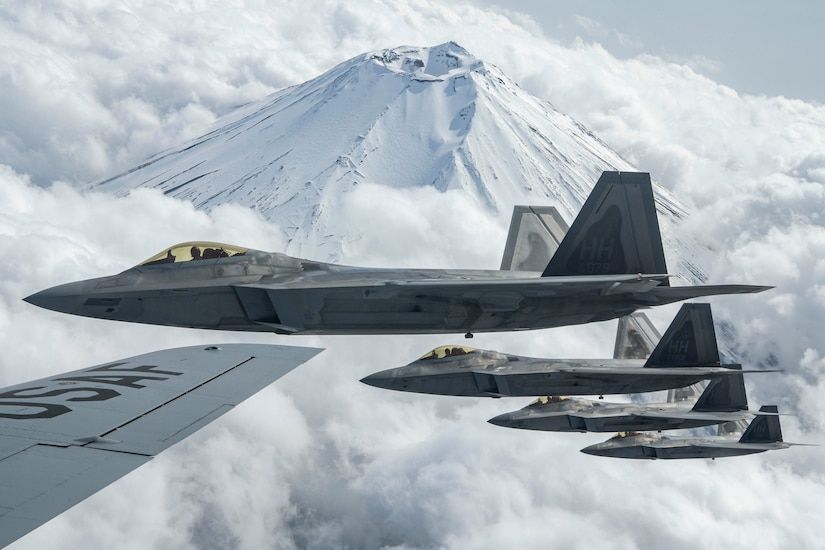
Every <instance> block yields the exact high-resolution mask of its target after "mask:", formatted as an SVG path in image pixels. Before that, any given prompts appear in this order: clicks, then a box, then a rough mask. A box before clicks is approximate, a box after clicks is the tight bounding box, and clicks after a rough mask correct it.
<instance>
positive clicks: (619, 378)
mask: <svg viewBox="0 0 825 550" xmlns="http://www.w3.org/2000/svg"><path fill="white" fill-rule="evenodd" d="M741 372H743V371H741V366H739V365H736V366H732V365H720V363H719V352H718V350H717V347H716V336H715V333H714V331H713V318H712V317H711V312H710V305H708V304H684V305H683V306H682V308H681V309H680V310H679V313H678V314H677V315H676V317H675V318H674V319H673V322H672V323H671V324H670V327H668V330H667V332H665V335H664V337H663V338H662V339H661V341H659V344H658V345H657V346H656V348H655V349H654V350H653V353H652V354H651V355H650V357H649V358H648V359H647V360H646V361H645V360H643V359H540V358H533V357H522V356H518V355H509V354H503V353H499V352H497V351H489V350H479V349H474V348H470V347H467V346H441V347H439V348H436V349H434V350H432V351H430V352H428V353H426V354H425V355H424V356H422V357H421V358H420V359H417V360H416V361H413V362H412V363H410V364H409V365H406V366H403V367H398V368H394V369H389V370H385V371H381V372H377V373H375V374H371V375H370V376H367V377H366V378H364V379H362V380H361V381H362V382H364V383H365V384H369V385H371V386H376V387H379V388H385V389H392V390H399V391H409V392H417V393H430V394H438V395H457V396H473V397H502V396H543V395H605V394H618V393H642V392H650V391H658V390H666V389H669V388H680V387H683V386H689V385H691V384H695V383H696V382H699V381H701V380H713V379H717V378H727V377H731V376H741ZM758 372H768V371H758Z"/></svg>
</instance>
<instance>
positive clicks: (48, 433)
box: [0, 344, 321, 547]
mask: <svg viewBox="0 0 825 550" xmlns="http://www.w3.org/2000/svg"><path fill="white" fill-rule="evenodd" d="M320 351H321V350H320V349H315V348H300V347H294V346H271V345H251V344H226V345H220V346H196V347H188V348H176V349H169V350H165V351H158V352H154V353H148V354H145V355H138V356H136V357H131V358H129V359H122V360H119V361H115V362H111V363H106V364H103V365H99V366H96V367H90V368H87V369H82V370H78V371H73V372H68V373H64V374H59V375H55V376H52V377H49V378H45V379H42V380H36V381H33V382H27V383H25V384H19V385H16V386H11V387H8V388H3V389H0V547H3V546H5V545H7V544H9V543H11V542H12V541H14V540H17V539H18V538H19V537H21V536H23V535H25V534H26V533H28V532H29V531H31V530H33V529H35V528H36V527H38V526H40V525H41V524H43V523H45V522H47V521H48V520H50V519H51V518H53V517H55V516H57V515H58V514H60V513H61V512H63V511H65V510H67V509H69V508H71V507H72V506H74V505H75V504H77V503H78V502H80V501H82V500H84V499H85V498H87V497H89V496H90V495H92V494H94V493H95V492H97V491H99V490H100V489H102V488H103V487H105V486H106V485H109V484H110V483H112V482H113V481H115V480H117V479H118V478H120V477H122V476H124V475H125V474H127V473H128V472H130V471H132V470H134V469H135V468H137V467H139V466H141V465H142V464H144V463H146V462H147V461H149V460H150V459H151V458H152V457H153V456H155V455H157V454H158V453H160V452H161V451H163V450H165V449H167V448H169V447H171V446H172V445H174V444H175V443H177V442H179V441H181V440H182V439H184V438H186V437H187V436H189V435H191V434H193V433H194V432H196V431H197V430H199V429H201V428H203V427H204V426H206V425H207V424H208V423H210V422H212V421H213V420H215V419H216V418H218V417H219V416H221V415H222V414H224V413H226V412H228V411H229V410H231V409H232V407H233V406H235V405H237V404H238V403H240V402H241V401H243V400H245V399H246V398H248V397H250V396H251V395H253V394H255V393H257V392H258V391H259V390H261V389H263V388H264V387H266V386H267V385H269V384H271V383H272V382H274V381H275V380H277V379H278V378H280V377H281V376H283V375H285V374H286V373H288V372H289V371H291V370H292V369H294V368H295V367H297V366H298V365H300V364H302V363H304V362H305V361H307V360H309V359H310V358H312V357H314V356H315V355H316V354H317V353H319V352H320Z"/></svg>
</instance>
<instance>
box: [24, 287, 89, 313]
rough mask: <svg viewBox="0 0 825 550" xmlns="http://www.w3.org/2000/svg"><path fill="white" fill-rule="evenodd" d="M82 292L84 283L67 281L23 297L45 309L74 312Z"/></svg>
mask: <svg viewBox="0 0 825 550" xmlns="http://www.w3.org/2000/svg"><path fill="white" fill-rule="evenodd" d="M81 294H83V283H67V284H65V285H58V286H53V287H52V288H47V289H46V290H41V291H40V292H36V293H34V294H32V295H31V296H27V297H25V298H23V299H24V300H25V301H27V302H28V303H30V304H34V305H36V306H38V307H42V308H44V309H51V310H52V311H60V312H63V313H74V312H75V311H76V310H77V301H78V299H79V298H80V295H81Z"/></svg>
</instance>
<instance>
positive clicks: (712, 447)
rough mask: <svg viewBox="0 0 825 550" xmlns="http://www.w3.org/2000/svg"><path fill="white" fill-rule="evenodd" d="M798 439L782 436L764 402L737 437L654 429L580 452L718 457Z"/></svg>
mask: <svg viewBox="0 0 825 550" xmlns="http://www.w3.org/2000/svg"><path fill="white" fill-rule="evenodd" d="M791 445H799V444H798V443H786V442H784V441H783V440H782V429H781V427H780V422H779V416H778V409H777V407H776V406H774V405H765V406H763V407H762V408H761V409H760V410H759V414H757V415H756V416H755V417H754V419H753V420H752V421H751V423H750V425H749V426H748V429H747V430H745V433H744V434H742V436H741V437H740V438H738V439H737V438H736V437H730V436H715V437H669V436H665V435H660V434H653V433H630V434H617V435H616V436H614V437H613V438H611V439H609V440H607V441H605V442H603V443H598V444H596V445H590V446H588V447H585V448H584V449H582V452H583V453H586V454H590V455H595V456H606V457H613V458H634V459H681V458H719V457H727V456H741V455H748V454H755V453H762V452H765V451H771V450H776V449H786V448H788V447H790V446H791Z"/></svg>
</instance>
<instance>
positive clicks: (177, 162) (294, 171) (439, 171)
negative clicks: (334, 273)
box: [92, 43, 704, 282]
mask: <svg viewBox="0 0 825 550" xmlns="http://www.w3.org/2000/svg"><path fill="white" fill-rule="evenodd" d="M604 170H631V171H633V170H637V169H636V168H635V167H633V166H631V165H630V164H628V163H627V162H626V161H624V160H623V159H622V158H621V157H619V155H618V154H617V153H615V152H614V151H613V150H611V149H610V148H609V147H607V145H605V144H604V143H603V142H602V141H600V140H599V139H598V138H596V137H595V136H594V135H593V134H591V133H590V132H588V131H587V130H586V129H585V128H584V127H582V126H581V125H580V124H578V123H577V122H575V121H574V120H573V119H571V118H570V117H568V116H566V115H564V114H562V113H559V112H558V111H556V110H555V109H554V108H553V107H552V106H551V105H549V104H547V103H546V102H543V101H541V100H539V99H537V98H535V97H533V96H530V95H529V94H527V93H526V92H524V91H523V90H522V89H521V88H519V87H518V86H517V85H516V84H515V83H513V82H512V81H510V80H509V79H508V78H507V77H506V76H504V75H503V74H502V73H501V72H500V71H499V70H498V69H497V68H495V67H493V66H490V65H486V64H485V63H483V62H482V61H480V60H478V59H476V58H474V57H473V56H472V55H470V54H469V53H468V52H467V51H466V50H464V49H463V48H461V47H460V46H458V45H457V44H455V43H447V44H442V45H439V46H435V47H432V48H415V47H399V48H395V49H391V50H383V51H380V52H372V53H366V54H363V55H361V56H358V57H355V58H353V59H351V60H349V61H346V62H344V63H342V64H341V65H339V66H337V67H335V68H333V69H332V70H330V71H329V72H327V73H325V74H323V75H321V76H319V77H318V78H316V79H314V80H311V81H309V82H306V83H304V84H301V85H299V86H295V87H292V88H287V89H285V90H282V91H280V92H277V93H275V94H273V95H271V96H269V97H268V98H266V99H265V100H263V101H261V102H258V103H254V104H249V105H246V106H244V107H241V108H239V109H238V110H236V111H234V112H233V113H230V114H229V115H227V116H226V117H224V118H223V119H221V120H220V121H219V123H218V124H217V125H216V127H215V129H214V130H213V131H212V132H210V133H209V134H207V135H205V136H202V137H201V138H199V139H197V140H194V141H193V142H191V143H189V144H186V145H185V146H184V147H182V148H180V149H177V150H172V151H166V152H164V153H161V154H159V155H156V156H155V157H153V158H151V159H149V160H148V161H147V162H146V163H144V164H143V165H141V166H139V167H137V168H135V169H134V170H131V171H129V172H127V173H125V174H121V175H119V176H116V177H114V178H111V179H109V180H106V181H103V182H98V183H95V184H93V185H92V187H93V188H94V189H96V190H101V191H109V192H115V193H117V194H125V193H127V192H128V191H129V190H131V189H134V188H136V187H151V188H156V189H160V190H162V191H163V192H164V193H167V194H169V195H172V196H174V197H178V198H183V199H188V200H191V201H192V202H193V203H194V204H195V206H196V207H197V208H205V209H209V208H212V207H214V206H217V205H219V204H222V203H225V202H234V203H239V204H243V205H246V206H250V207H252V208H255V209H257V210H258V211H260V212H261V213H262V214H263V215H264V217H266V218H267V219H270V220H272V221H275V222H276V223H278V224H280V226H281V228H282V230H283V231H284V233H285V235H284V237H285V241H286V242H289V243H290V246H289V247H288V250H287V252H289V253H292V254H296V255H307V256H311V257H312V258H313V259H319V260H336V259H338V258H339V257H340V255H341V252H342V238H341V237H340V235H341V234H342V231H344V232H346V230H345V229H342V228H346V227H347V220H346V219H344V214H345V210H346V209H345V208H343V207H342V201H343V200H344V197H345V194H346V193H348V192H351V191H353V190H355V189H356V188H357V186H358V185H359V184H361V183H372V184H377V185H380V186H386V187H389V188H395V189H407V188H421V187H431V188H434V189H437V190H439V191H442V192H446V191H448V190H463V191H465V192H466V193H467V194H469V196H470V197H472V200H473V203H474V204H476V205H477V206H478V207H479V208H480V209H482V210H483V211H484V213H485V215H486V216H488V217H490V218H493V219H494V220H495V221H496V222H497V223H501V224H504V223H506V220H507V219H508V218H509V215H510V212H511V210H512V207H513V205H515V204H549V205H554V206H556V207H558V208H559V209H560V211H561V212H562V214H563V215H564V216H565V218H567V220H568V221H571V220H572V218H573V217H574V216H575V214H576V212H577V211H578V209H579V207H580V206H581V204H582V202H583V201H584V199H585V198H586V197H587V194H588V193H589V191H590V189H591V188H592V186H593V184H594V183H595V182H596V180H597V179H598V178H599V176H600V174H601V172H602V171H604ZM656 192H657V203H658V208H659V214H660V220H661V222H662V233H663V237H664V240H665V247H666V251H667V254H668V258H669V259H671V263H672V264H673V265H674V267H676V269H672V271H673V272H675V273H678V274H680V275H682V276H684V277H686V278H687V279H689V280H690V281H694V282H695V281H697V280H701V279H703V278H704V276H703V274H702V270H700V269H699V268H697V267H695V266H697V265H702V264H703V263H704V262H703V261H702V258H701V256H702V249H701V248H700V247H698V246H696V245H694V244H692V243H688V242H685V240H684V239H681V238H679V237H678V236H677V235H676V233H675V231H674V228H673V225H674V222H675V221H677V220H678V219H680V218H682V217H684V216H685V210H684V207H682V206H681V205H680V204H679V203H678V202H677V201H676V200H675V199H674V198H673V197H672V196H671V195H670V194H669V193H668V192H667V191H665V190H663V189H661V188H659V187H658V186H657V189H656ZM376 207H380V208H391V205H384V204H381V205H376ZM333 235H339V237H337V238H336V237H333ZM673 260H676V262H675V263H673ZM490 267H492V266H490Z"/></svg>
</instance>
